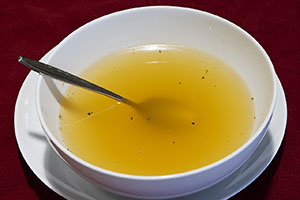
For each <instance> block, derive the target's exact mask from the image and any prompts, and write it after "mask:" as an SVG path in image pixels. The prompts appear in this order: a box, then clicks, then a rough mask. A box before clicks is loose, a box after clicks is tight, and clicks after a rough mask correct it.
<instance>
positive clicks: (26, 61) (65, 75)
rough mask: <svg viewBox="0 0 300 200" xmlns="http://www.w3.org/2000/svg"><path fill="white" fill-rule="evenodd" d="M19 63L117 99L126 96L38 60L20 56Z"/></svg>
mask: <svg viewBox="0 0 300 200" xmlns="http://www.w3.org/2000/svg"><path fill="white" fill-rule="evenodd" d="M18 61H19V63H21V64H22V65H24V66H26V67H28V68H30V69H32V70H34V71H36V72H39V73H42V74H45V75H48V76H50V77H52V78H55V79H58V80H60V81H63V82H67V83H70V84H72V85H76V86H79V87H83V88H86V89H89V90H91V91H94V92H97V93H100V94H103V95H105V96H108V97H110V98H113V99H115V100H117V101H124V100H125V98H124V97H122V96H120V95H118V94H115V93H113V92H111V91H109V90H107V89H104V88H102V87H100V86H98V85H95V84H93V83H91V82H89V81H86V80H84V79H82V78H80V77H78V76H75V75H73V74H71V73H69V72H66V71H63V70H61V69H58V68H56V67H53V66H50V65H47V64H45V63H42V62H39V61H36V60H32V59H30V58H26V57H24V56H20V57H19V59H18Z"/></svg>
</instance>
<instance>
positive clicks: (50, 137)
mask: <svg viewBox="0 0 300 200" xmlns="http://www.w3.org/2000/svg"><path fill="white" fill-rule="evenodd" d="M143 10H160V11H161V10H172V11H185V12H189V13H194V14H202V15H206V16H209V17H212V18H214V19H215V20H218V21H220V22H222V23H226V24H227V25H229V26H231V27H232V28H233V29H236V30H237V31H239V33H240V34H242V35H244V36H246V37H247V39H248V40H250V41H251V42H253V43H254V44H255V46H256V47H257V49H258V50H259V52H260V53H261V54H262V55H263V57H264V58H265V59H266V61H267V65H268V67H269V70H270V72H271V74H272V82H273V91H272V93H273V96H272V102H271V104H270V107H269V109H268V110H269V111H268V114H267V116H266V118H265V119H264V121H263V122H262V123H261V125H260V126H259V128H258V129H257V131H256V132H255V133H254V134H253V135H252V136H251V137H250V138H249V139H248V140H247V141H246V142H245V143H244V144H243V145H242V146H240V147H239V148H238V149H237V150H235V151H234V152H232V153H231V154H229V155H227V156H225V157H223V158H222V159H220V160H218V161H216V162H213V163H211V164H209V165H205V166H203V167H200V168H197V169H193V170H189V171H185V172H180V173H176V174H166V175H155V176H147V175H133V174H125V173H120V172H114V171H111V170H107V169H103V168H101V167H98V166H95V165H93V164H91V163H88V162H87V161H85V160H83V159H81V158H79V157H78V156H76V155H75V154H73V153H71V152H70V151H68V150H67V148H66V147H64V146H63V145H62V144H61V143H60V142H59V141H58V140H57V139H56V138H55V137H54V135H53V134H52V133H51V131H50V130H49V128H48V126H47V124H46V122H45V120H44V119H43V115H42V110H41V102H40V98H39V96H40V87H41V83H42V79H43V75H39V78H38V81H37V87H36V95H35V98H36V108H37V113H38V118H39V121H40V123H41V125H42V127H43V129H44V132H45V134H46V136H47V138H48V140H51V141H52V142H53V143H54V144H55V146H57V147H58V148H59V149H60V150H61V151H62V152H63V153H64V154H66V155H67V156H68V157H70V158H71V159H72V160H74V161H76V162H77V163H80V164H81V165H83V166H84V167H87V168H89V169H91V170H93V171H96V172H99V173H102V174H105V175H109V176H114V177H118V178H123V179H131V180H143V181H151V180H166V179H176V178H181V177H187V176H191V175H195V174H198V173H201V172H204V171H208V170H210V169H212V168H215V167H216V166H218V165H220V164H222V163H226V162H227V161H228V160H230V159H231V158H233V157H235V156H236V155H238V154H239V153H240V152H242V151H243V150H244V149H246V148H247V147H249V145H250V144H251V143H252V142H253V141H254V140H255V139H256V138H257V137H258V136H259V135H260V134H261V133H262V132H263V130H264V128H265V127H266V126H268V123H269V121H270V120H271V118H272V114H273V111H274V107H275V104H276V96H277V82H276V73H275V69H274V66H273V64H272V62H271V59H270V58H269V56H268V54H267V53H266V51H265V50H264V49H263V47H262V46H261V45H260V44H259V43H258V42H257V41H256V40H255V39H254V38H253V37H252V36H251V35H250V34H249V33H247V32H246V31H245V30H243V29H242V28H240V27H239V26H238V25H236V24H234V23H232V22H230V21H228V20H227V19H224V18H222V17H220V16H217V15H215V14H212V13H209V12H206V11H202V10H197V9H194V8H187V7H179V6H144V7H136V8H130V9H126V10H121V11H117V12H113V13H110V14H108V15H105V16H102V17H99V18H96V19H94V20H92V21H90V22H88V23H86V24H84V25H82V26H81V27H79V28H77V29H76V30H74V31H73V32H72V33H70V34H69V35H68V36H66V37H65V38H64V39H63V40H62V41H61V42H60V43H59V44H58V45H57V46H56V47H55V48H54V49H53V52H52V53H51V55H50V56H49V57H48V59H47V60H46V61H45V62H46V63H48V62H49V61H50V60H51V59H52V57H54V56H55V54H56V52H57V50H58V49H60V48H62V46H63V45H64V44H65V43H66V42H68V40H70V39H71V38H73V37H74V36H76V35H77V34H80V33H81V32H82V31H85V30H86V29H88V28H89V27H90V26H93V25H94V24H96V23H99V22H101V21H103V20H106V19H108V18H111V17H115V16H120V15H124V14H127V13H131V12H141V11H143ZM48 142H49V143H50V141H48ZM50 146H52V145H50ZM52 148H53V146H52ZM55 151H56V150H55ZM56 152H57V151H56ZM60 157H62V156H60ZM63 160H65V159H63ZM65 162H67V161H65ZM67 163H68V162H67Z"/></svg>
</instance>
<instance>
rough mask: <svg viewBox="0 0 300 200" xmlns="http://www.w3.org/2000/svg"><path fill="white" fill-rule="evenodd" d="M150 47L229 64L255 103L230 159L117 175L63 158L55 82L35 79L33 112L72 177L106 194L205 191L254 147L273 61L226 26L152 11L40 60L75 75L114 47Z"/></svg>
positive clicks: (117, 17) (267, 109)
mask: <svg viewBox="0 0 300 200" xmlns="http://www.w3.org/2000/svg"><path fill="white" fill-rule="evenodd" d="M151 43H167V44H178V45H185V46H189V47H194V48H199V49H201V50H202V51H205V52H208V53H210V54H213V55H215V56H217V57H219V58H220V59H222V60H223V61H225V62H227V63H228V64H229V65H230V66H232V67H233V68H234V69H235V70H236V71H237V72H238V73H239V74H240V75H241V76H242V77H243V79H244V80H245V82H246V83H247V85H248V87H249V89H250V91H251V93H252V95H253V97H254V99H255V113H256V114H255V115H256V120H255V125H254V129H253V133H252V137H251V138H250V139H249V140H248V141H247V142H246V143H245V144H244V145H243V146H242V147H240V148H239V149H238V150H236V151H235V152H233V153H232V154H230V155H229V156H227V157H225V158H223V159H221V160H219V161H217V162H215V163H213V164H210V165H208V166H205V167H202V168H199V169H196V170H192V171H187V172H184V173H179V174H173V175H165V176H135V175H128V174H120V173H115V172H112V171H108V170H105V169H101V168H99V167H96V166H93V165H91V164H89V163H87V162H85V161H83V160H82V159H80V158H78V157H76V156H75V155H73V154H72V153H71V152H69V151H68V150H67V149H66V148H65V147H64V144H63V142H62V140H61V135H60V131H59V120H58V115H59V108H60V105H59V99H60V98H61V97H62V94H63V93H64V91H65V89H66V88H65V87H66V86H63V84H61V82H57V81H53V80H52V79H49V78H44V77H42V76H41V77H40V78H39V80H38V86H37V96H36V98H37V110H38V116H39V119H40V122H41V125H42V127H43V129H44V131H45V133H46V136H47V138H48V141H49V142H50V144H51V146H52V147H53V148H54V150H55V151H56V152H57V153H58V154H59V155H60V156H61V157H62V158H63V159H64V160H65V161H66V162H67V163H68V164H69V165H70V166H71V167H72V168H73V169H74V170H75V171H77V172H78V173H79V174H81V175H82V176H84V177H86V178H88V179H89V180H92V181H93V182H95V183H97V184H99V185H101V186H102V187H103V188H106V189H108V190H109V191H112V192H115V193H118V194H121V195H126V196H130V197H137V198H151V199H155V198H171V197H176V196H182V195H187V194H190V193H193V192H196V191H199V190H202V189H204V188H207V187H209V186H211V185H213V184H215V183H217V182H219V181H221V180H222V179H224V178H225V177H227V176H228V175H230V174H231V173H232V172H233V171H235V170H236V169H237V168H238V167H239V166H241V165H242V164H243V163H244V162H245V161H246V160H247V158H248V157H249V156H250V155H251V154H252V152H253V151H254V150H255V149H256V147H257V145H258V144H259V142H260V141H261V139H262V138H263V136H264V134H265V132H266V130H267V128H268V125H269V122H270V120H271V117H272V113H273V109H274V106H275V100H276V99H275V97H276V81H275V72H274V69H273V66H272V63H271V61H270V59H269V57H268V55H267V54H266V52H265V51H264V50H263V48H262V47H261V46H260V45H259V44H258V42H256V41H255V40H254V39H253V38H252V37H251V36H250V35H249V34H247V33H246V32H245V31H243V30H242V29H241V28H239V27H238V26H236V25H234V24H232V23H231V22H229V21H227V20H225V19H222V18H220V17H218V16H215V15H212V14H209V13H207V12H202V11H199V10H194V9H189V8H180V7H169V6H158V7H142V8H134V9H130V10H125V11H121V12H117V13H113V14H110V15H107V16H104V17H101V18H99V19H96V20H94V21H92V22H90V23H88V24H86V25H84V26H82V27H80V28H79V29H78V30H76V31H74V32H73V33H72V34H70V35H69V36H68V37H66V38H65V39H64V40H63V41H62V42H61V43H60V44H59V45H58V46H57V47H56V48H55V50H54V51H53V53H52V54H51V56H50V57H49V59H48V60H47V62H48V63H49V64H52V65H54V66H58V67H61V68H62V69H64V70H67V71H69V72H73V73H75V74H78V73H80V72H81V71H83V69H84V68H85V67H86V66H88V65H89V64H91V63H93V62H94V61H96V60H98V59H99V58H100V57H102V56H105V55H106V54H108V53H110V52H113V51H116V50H118V49H122V48H126V47H130V46H135V45H141V44H151Z"/></svg>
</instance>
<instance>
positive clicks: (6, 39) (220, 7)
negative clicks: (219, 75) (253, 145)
mask: <svg viewBox="0 0 300 200" xmlns="http://www.w3.org/2000/svg"><path fill="white" fill-rule="evenodd" d="M146 5H176V6H184V7H191V8H196V9H200V10H204V11H208V12H211V13H213V14H216V15H219V16H221V17H224V18H226V19H228V20H230V21H232V22H234V23H235V24H237V25H239V26H240V27H242V28H243V29H245V30H246V31H247V32H248V33H250V34H251V35H252V36H253V37H254V38H256V40H257V41H258V42H259V43H260V44H261V45H262V46H263V47H264V48H265V50H266V51H267V53H268V54H269V56H270V57H271V60H272V61H273V64H274V66H275V69H276V72H277V74H278V76H279V78H280V80H281V82H282V84H283V87H284V89H285V92H286V97H287V102H288V125H287V129H286V135H285V139H284V141H283V144H282V146H281V148H280V150H279V152H278V154H277V156H276V157H275V159H274V160H273V162H272V163H271V164H270V166H269V167H268V168H267V169H266V171H265V172H264V173H263V174H262V175H261V176H260V177H259V178H258V179H257V180H256V181H255V182H254V183H252V184H251V185H250V186H248V187H247V188H246V189H245V190H243V191H242V192H240V193H239V194H237V195H236V196H235V197H233V199H272V200H273V199H300V167H299V166H300V159H299V153H300V140H299V138H300V135H299V134H300V121H299V118H300V114H299V113H300V109H299V108H300V103H299V102H300V98H299V86H300V85H299V80H300V76H299V74H300V4H299V1H297V0H288V1H283V0H282V1H276V0H268V1H260V0H243V1H242V0H235V1H227V0H226V1H224V0H223V1H216V0H203V1H195V0H191V1H180V0H173V1H171V0H169V1H160V0H133V1H131V0H127V1H121V0H120V1H118V0H105V1H104V0H102V1H101V0H93V1H81V0H73V1H59V0H52V1H46V0H45V1H37V0H35V1H17V0H6V1H1V2H0V62H1V64H0V65H1V67H0V76H1V79H0V91H1V95H0V119H1V120H0V129H1V134H0V159H1V164H0V166H1V167H0V199H10V200H11V199H61V197H60V196H58V195H57V194H56V193H54V192H53V191H52V190H50V189H48V188H47V187H46V186H45V185H44V184H43V183H42V182H41V181H40V180H39V179H38V178H37V177H36V176H35V175H34V174H33V172H32V171H31V170H30V169H29V167H28V166H27V164H26V163H25V161H24V160H23V158H22V155H21V154H20V153H19V150H18V147H17V143H16V138H15V134H14V118H13V116H14V106H15V101H16V98H17V94H18V92H19V89H20V87H21V85H22V82H23V81H24V79H25V77H26V75H27V74H28V72H29V70H28V69H26V68H25V67H21V66H20V65H19V64H18V63H17V58H18V56H19V55H24V56H28V57H30V58H34V59H39V58H41V57H42V56H43V55H44V54H45V53H46V52H48V51H49V50H50V49H51V48H52V47H54V46H55V45H56V44H58V43H59V42H60V41H61V40H62V39H63V38H64V37H65V36H67V35H68V34H69V33H71V32H72V31H73V30H75V29H77V28H78V27H79V26H81V25H83V24H85V23H87V22H89V21H91V20H93V19H95V18H98V17H100V16H103V15H106V14H109V13H112V12H115V11H119V10H123V9H127V8H132V7H139V6H146Z"/></svg>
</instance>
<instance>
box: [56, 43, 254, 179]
mask: <svg viewBox="0 0 300 200" xmlns="http://www.w3.org/2000/svg"><path fill="white" fill-rule="evenodd" d="M81 76H82V77H84V78H86V79H88V80H89V81H91V82H94V83H96V84H98V85H100V86H102V87H104V88H106V89H108V90H111V91H113V92H115V93H117V94H120V95H122V96H124V97H126V98H128V99H130V100H131V101H133V102H135V103H136V104H137V105H138V106H137V107H135V106H130V105H127V104H124V103H118V102H117V101H116V100H113V99H111V98H108V97H106V96H103V95H100V94H96V93H94V92H90V91H87V90H84V89H81V88H77V87H73V86H70V87H69V88H68V90H67V92H66V95H65V98H64V99H63V100H62V102H61V112H60V115H59V120H60V129H61V133H62V136H63V139H64V143H65V145H66V147H67V148H68V149H69V151H71V152H72V153H74V154H75V155H77V156H78V157H80V158H81V159H83V160H85V161H87V162H89V163H91V164H93V165H96V166H99V167H101V168H104V169H108V170H111V171H115V172H120V173H126V174H134V175H145V176H150V175H167V174H174V173H180V172H185V171H189V170H193V169H197V168H200V167H203V166H205V165H208V164H211V163H213V162H215V161H218V160H219V159H221V158H224V157H225V156H227V155H229V154H230V153H232V152H233V151H235V150H236V149H238V148H239V147H240V146H241V145H242V144H244V143H245V142H246V141H247V140H248V139H249V137H250V135H251V130H252V126H253V122H254V120H255V116H254V102H253V98H252V97H251V94H250V91H249V89H248V88H247V85H246V84H245V82H244V81H243V80H242V78H241V77H240V76H239V75H238V74H237V73H236V72H235V71H234V70H233V69H231V68H230V67H229V66H228V65H227V64H226V63H224V62H222V61H221V60H219V59H218V58H216V57H214V56H212V55H209V54H206V53H204V52H202V51H199V50H196V49H191V48H187V47H183V46H175V45H163V44H161V45H144V46H137V47H132V48H128V49H123V50H120V51H118V52H114V53H112V54H110V55H108V56H106V57H104V58H102V59H100V60H99V61H97V62H96V63H94V64H92V65H91V66H89V67H88V68H87V69H86V70H85V71H84V72H83V73H82V74H81Z"/></svg>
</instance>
